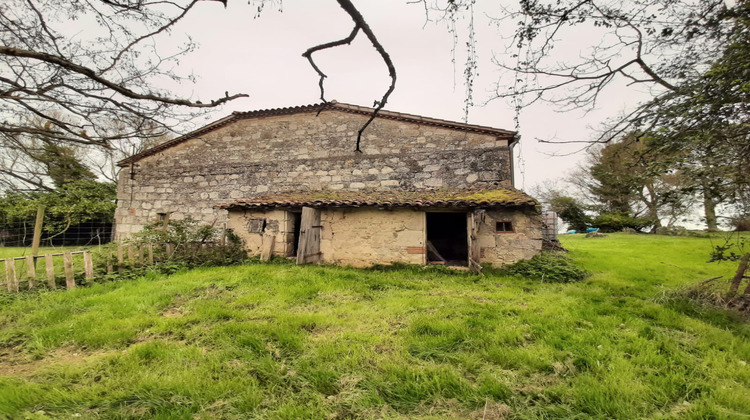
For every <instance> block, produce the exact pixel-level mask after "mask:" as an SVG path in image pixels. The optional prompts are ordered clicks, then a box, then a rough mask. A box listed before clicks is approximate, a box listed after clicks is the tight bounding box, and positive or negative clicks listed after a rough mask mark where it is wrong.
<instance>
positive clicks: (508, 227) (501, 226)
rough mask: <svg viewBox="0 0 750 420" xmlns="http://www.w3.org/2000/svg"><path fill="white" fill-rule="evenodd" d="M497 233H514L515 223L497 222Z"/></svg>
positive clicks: (508, 221)
mask: <svg viewBox="0 0 750 420" xmlns="http://www.w3.org/2000/svg"><path fill="white" fill-rule="evenodd" d="M495 232H513V222H511V221H510V220H502V221H499V222H495Z"/></svg>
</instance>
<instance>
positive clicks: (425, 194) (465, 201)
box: [219, 187, 538, 208]
mask: <svg viewBox="0 0 750 420" xmlns="http://www.w3.org/2000/svg"><path fill="white" fill-rule="evenodd" d="M446 204H451V205H457V206H477V205H488V206H518V205H529V206H534V205H537V204H538V202H537V201H536V200H534V199H533V198H532V197H530V196H528V195H526V194H525V193H524V192H522V191H519V190H516V189H513V188H508V187H499V188H492V189H489V188H484V189H440V190H417V191H414V190H389V191H374V190H360V191H289V192H280V193H276V194H268V195H263V196H258V197H253V198H248V199H244V200H237V201H235V202H232V203H227V204H222V205H220V206H219V207H221V208H236V207H282V206H303V205H318V206H325V205H329V206H343V207H346V206H378V205H384V206H418V207H430V206H442V205H446Z"/></svg>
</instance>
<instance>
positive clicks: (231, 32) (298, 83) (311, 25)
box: [158, 0, 644, 190]
mask: <svg viewBox="0 0 750 420" xmlns="http://www.w3.org/2000/svg"><path fill="white" fill-rule="evenodd" d="M492 3H493V4H496V2H492ZM508 3H509V4H511V5H513V4H515V3H516V2H515V1H512V0H511V1H508ZM355 5H356V6H357V7H358V8H359V9H360V11H361V12H362V14H363V16H364V17H365V19H366V20H367V21H368V23H369V24H370V26H371V28H372V29H373V31H374V32H375V34H376V36H377V37H378V39H379V40H380V41H381V43H382V44H383V46H384V47H385V48H386V49H387V51H388V52H389V54H390V56H391V58H392V59H393V62H394V64H395V66H396V71H397V74H398V82H397V85H396V90H395V92H394V93H393V95H392V96H391V98H390V99H389V101H388V104H387V106H386V109H389V110H392V111H398V112H406V113H411V114H418V115H424V116H429V117H435V118H443V119H448V120H454V121H462V119H463V116H464V114H463V107H464V96H465V91H464V85H463V78H462V74H463V60H464V57H465V54H464V50H465V44H463V42H464V41H463V40H462V41H461V42H460V43H459V45H458V47H457V48H458V51H457V57H456V58H457V60H456V64H455V65H454V64H453V63H452V56H451V48H452V45H453V41H452V36H451V35H450V33H449V32H448V31H447V30H446V27H445V25H444V24H443V23H437V24H435V23H429V22H427V23H426V21H425V12H424V8H423V7H422V5H420V4H408V3H407V1H406V0H377V1H374V0H367V1H364V0H360V1H355ZM255 11H256V10H255V6H253V5H248V2H247V1H246V0H238V1H233V0H229V2H228V6H227V7H226V8H224V7H223V5H222V4H221V3H218V2H205V3H202V4H199V5H198V6H197V8H196V10H194V11H193V13H192V14H191V15H190V16H189V17H188V18H187V19H186V20H184V21H182V22H181V23H180V25H179V26H177V27H176V28H175V30H174V31H173V32H172V34H171V35H170V40H171V41H174V42H181V41H183V40H184V39H185V35H186V34H189V36H190V37H191V38H192V39H193V40H195V41H196V42H198V43H199V44H200V48H199V49H198V50H197V51H196V52H195V53H193V54H191V55H190V56H188V57H186V58H184V59H183V60H182V61H181V64H180V67H179V68H178V72H180V73H188V72H193V73H194V74H195V75H196V76H197V77H198V81H197V83H196V84H195V85H185V86H183V87H181V88H179V89H177V91H176V92H175V94H178V95H182V96H190V97H192V98H193V99H197V100H204V101H208V100H210V99H211V98H215V97H221V96H223V95H224V92H225V91H229V93H230V94H234V93H240V92H243V93H248V94H249V95H250V97H249V98H247V99H240V100H237V101H234V102H232V103H231V104H230V105H228V106H225V107H224V108H222V109H221V110H220V111H218V113H215V114H213V115H211V117H210V119H216V118H219V117H221V116H224V115H226V114H229V113H230V112H231V111H235V110H237V111H249V110H256V109H266V108H277V107H289V106H297V105H304V104H312V103H317V102H319V99H318V97H319V91H318V85H317V82H318V79H317V75H316V73H315V72H314V71H313V70H312V68H311V67H310V66H309V64H308V63H307V60H306V59H305V58H303V57H302V56H301V54H302V53H303V52H304V51H305V50H306V49H307V48H309V47H311V46H314V45H317V44H320V43H325V42H330V41H333V40H338V39H341V38H344V37H346V36H347V35H349V33H350V32H351V30H352V22H351V20H350V19H349V16H348V15H347V14H346V13H345V12H344V11H343V10H341V9H340V8H339V6H338V5H337V3H336V2H335V1H334V0H325V1H324V0H318V1H310V0H284V1H283V11H282V12H279V11H278V7H275V8H273V7H269V6H267V7H266V9H265V10H264V11H263V13H262V14H261V16H260V17H259V18H257V19H254V15H255ZM500 14H501V12H500V11H499V9H497V8H495V9H479V8H478V9H477V10H476V12H475V19H476V21H475V27H476V29H477V40H478V56H479V59H480V62H479V78H478V79H477V80H476V83H475V92H476V93H475V103H476V104H477V106H475V107H474V108H472V109H471V111H470V114H469V120H468V122H469V123H471V124H480V125H487V126H492V127H497V128H504V129H510V130H515V129H516V125H515V122H514V115H515V111H514V108H513V106H512V104H511V103H509V102H508V101H504V100H495V101H491V102H490V103H488V104H487V105H484V106H482V105H481V104H482V103H483V102H485V100H486V99H488V98H489V97H491V91H492V89H493V85H494V84H495V83H496V82H497V80H498V77H499V76H501V71H500V69H499V68H498V67H497V66H494V65H493V64H492V63H491V61H490V59H491V58H492V57H493V55H494V56H497V57H498V58H499V59H505V60H509V58H508V52H507V51H506V46H507V44H508V39H507V37H508V36H510V35H512V32H513V29H514V24H513V22H506V23H505V24H503V25H501V27H499V28H498V27H497V26H496V25H491V24H490V22H489V19H487V17H486V16H487V15H489V16H499V15H500ZM467 25H468V22H467V21H459V22H458V23H457V28H458V29H459V31H461V32H463V31H464V30H465V28H466V26H467ZM575 35H576V39H568V40H567V44H566V45H564V46H561V48H560V49H559V51H560V52H561V53H566V52H567V53H568V54H575V55H577V54H580V53H585V48H586V46H587V45H586V44H587V41H589V40H592V38H596V37H597V36H598V35H597V34H596V33H593V32H591V33H588V32H586V31H585V30H582V31H581V32H579V33H576V34H575ZM504 37H505V39H504ZM594 40H595V39H594ZM158 41H159V42H161V43H164V41H165V40H164V39H161V40H158ZM315 58H316V61H317V62H318V63H319V65H320V67H321V68H322V69H323V71H324V72H326V73H327V74H328V76H329V77H328V79H326V98H327V99H328V100H333V99H335V100H338V101H340V102H346V103H352V104H356V105H363V106H372V105H373V101H374V100H376V99H379V98H380V97H381V96H382V95H383V92H384V91H385V89H386V88H387V86H388V83H389V79H388V77H387V76H388V72H387V69H386V67H385V65H384V64H383V62H382V60H381V59H380V57H379V56H378V55H377V53H376V52H375V50H374V49H373V48H372V47H371V46H370V44H369V43H368V42H367V40H366V38H364V36H362V34H360V35H359V36H358V37H357V39H356V41H355V42H354V43H353V44H352V45H351V46H343V47H338V48H335V49H329V50H326V51H322V52H319V53H317V55H316V57H315ZM643 98H644V96H642V95H641V96H638V94H637V93H636V92H633V91H632V90H628V89H619V90H618V89H615V90H613V91H612V92H611V93H610V94H608V95H607V96H606V97H605V100H604V101H603V102H601V103H600V104H599V106H600V109H598V110H597V111H594V112H590V113H588V114H583V113H580V112H567V113H560V112H556V109H555V108H554V107H552V106H551V105H547V104H536V105H534V106H532V107H528V108H526V109H524V110H523V112H522V113H521V118H520V126H519V127H518V130H519V132H520V134H521V146H520V147H519V148H517V152H518V153H520V155H517V157H516V163H517V164H516V168H517V174H516V175H517V177H516V180H517V181H516V186H517V187H519V188H523V189H526V190H529V189H531V188H532V187H533V186H534V185H535V184H538V183H540V182H542V181H543V180H546V179H554V178H557V177H560V176H561V175H563V174H564V173H565V172H566V171H568V170H569V169H571V168H573V167H574V166H575V164H576V163H577V162H578V161H579V160H580V159H581V158H582V156H583V153H578V154H575V155H568V156H558V157H554V156H555V155H567V154H569V153H571V152H574V151H576V150H578V149H580V148H581V147H582V146H581V145H576V146H571V145H554V144H543V143H540V142H539V141H538V139H544V140H554V139H557V140H588V139H591V138H593V137H594V136H595V133H594V131H593V129H594V128H596V127H598V126H599V124H600V123H601V122H602V121H603V119H604V118H606V117H611V116H614V115H616V114H617V113H618V112H621V111H622V110H623V109H627V107H628V106H632V104H633V103H635V102H636V101H637V100H639V99H643ZM205 122H206V123H207V122H208V121H205ZM201 123H202V122H201ZM200 125H203V124H200Z"/></svg>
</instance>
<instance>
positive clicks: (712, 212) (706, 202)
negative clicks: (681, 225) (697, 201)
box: [703, 182, 719, 232]
mask: <svg viewBox="0 0 750 420" xmlns="http://www.w3.org/2000/svg"><path fill="white" fill-rule="evenodd" d="M703 212H704V214H705V216H706V228H707V229H708V231H709V232H716V231H718V230H719V226H718V224H717V223H716V202H714V196H713V194H712V193H711V188H710V187H709V186H708V185H706V183H705V182H704V183H703Z"/></svg>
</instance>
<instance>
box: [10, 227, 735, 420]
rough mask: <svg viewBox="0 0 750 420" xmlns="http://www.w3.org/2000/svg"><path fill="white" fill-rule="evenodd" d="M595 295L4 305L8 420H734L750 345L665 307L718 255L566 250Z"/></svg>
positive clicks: (118, 290) (240, 274)
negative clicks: (586, 274)
mask: <svg viewBox="0 0 750 420" xmlns="http://www.w3.org/2000/svg"><path fill="white" fill-rule="evenodd" d="M563 244H564V245H565V247H566V248H568V249H570V250H572V252H571V257H572V258H573V259H574V260H575V261H578V262H579V263H581V264H582V265H583V267H584V268H585V269H586V270H588V271H589V272H591V273H592V275H591V277H589V278H588V279H586V280H584V281H578V282H571V283H549V282H547V281H545V282H544V283H541V282H540V281H539V280H538V279H526V278H522V277H518V276H501V275H497V274H492V273H488V275H486V276H485V277H478V276H473V275H470V274H466V273H460V274H455V273H452V272H448V271H447V270H446V271H445V272H444V271H437V270H421V269H414V268H404V269H398V268H397V269H393V270H357V269H350V268H340V267H314V266H308V267H298V266H294V265H289V264H278V263H272V264H253V265H244V266H235V267H225V268H200V269H195V270H191V271H181V272H177V273H175V274H173V275H170V276H166V275H156V274H152V275H149V276H146V277H142V278H139V279H136V280H128V281H122V282H111V283H106V284H97V285H94V286H92V287H86V288H83V287H81V288H77V289H75V290H72V291H55V292H48V291H38V292H31V293H21V294H16V295H0V296H1V297H0V325H2V329H0V360H1V362H0V418H10V419H16V418H32V419H43V418H72V417H75V418H82V419H94V418H122V419H129V418H133V419H135V418H138V419H152V418H170V419H171V418H185V419H215V418H221V419H244V418H269V419H279V418H290V419H291V418H295V419H296V418H360V417H362V418H376V417H377V418H433V419H434V418H476V419H481V418H496V419H497V418H550V417H554V418H623V419H624V418H662V419H663V418H694V419H703V418H741V417H742V415H744V414H746V413H749V412H750V400H749V399H748V398H747V395H750V392H749V391H750V369H748V366H747V363H748V362H749V361H750V327H748V324H747V323H745V322H744V321H742V320H738V319H736V318H733V317H732V316H731V315H730V314H728V313H727V312H723V311H712V310H705V309H701V310H697V307H695V306H691V304H689V303H685V302H675V301H673V300H663V299H660V296H663V295H664V294H665V293H667V292H670V291H671V290H674V289H676V288H679V287H680V286H681V285H685V284H692V283H694V282H697V281H699V280H701V279H705V278H710V277H715V276H718V275H724V274H726V273H731V271H732V269H733V267H732V266H731V265H728V264H727V265H723V264H705V262H704V261H705V260H706V255H708V252H709V251H710V248H711V244H710V240H708V239H702V238H679V237H654V236H640V235H616V234H613V235H610V236H608V237H607V238H597V239H596V240H590V239H585V238H583V237H579V236H571V237H566V238H563Z"/></svg>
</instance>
